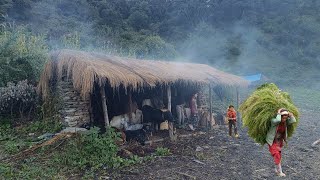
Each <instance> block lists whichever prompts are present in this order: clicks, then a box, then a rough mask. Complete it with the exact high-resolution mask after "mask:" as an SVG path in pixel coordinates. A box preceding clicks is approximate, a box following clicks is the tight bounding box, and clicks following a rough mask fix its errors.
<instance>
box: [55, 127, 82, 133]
mask: <svg viewBox="0 0 320 180" xmlns="http://www.w3.org/2000/svg"><path fill="white" fill-rule="evenodd" d="M85 131H88V130H87V129H86V128H77V127H67V128H65V129H63V130H62V131H61V132H60V133H78V132H80V133H81V132H85Z"/></svg>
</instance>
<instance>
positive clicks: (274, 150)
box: [269, 140, 283, 165]
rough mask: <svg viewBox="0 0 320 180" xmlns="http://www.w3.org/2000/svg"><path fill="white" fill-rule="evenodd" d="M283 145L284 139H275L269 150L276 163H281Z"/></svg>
mask: <svg viewBox="0 0 320 180" xmlns="http://www.w3.org/2000/svg"><path fill="white" fill-rule="evenodd" d="M282 147H283V140H279V141H273V144H272V145H271V146H270V145H269V151H270V153H271V155H272V157H273V160H274V163H275V164H276V165H278V164H280V163H281V149H282Z"/></svg>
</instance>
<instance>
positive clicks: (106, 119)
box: [100, 87, 110, 128]
mask: <svg viewBox="0 0 320 180" xmlns="http://www.w3.org/2000/svg"><path fill="white" fill-rule="evenodd" d="M100 94H101V101H102V110H103V118H104V124H105V127H106V128H107V127H109V126H110V122H109V116H108V107H107V98H106V92H105V89H104V87H100Z"/></svg>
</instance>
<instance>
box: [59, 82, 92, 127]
mask: <svg viewBox="0 0 320 180" xmlns="http://www.w3.org/2000/svg"><path fill="white" fill-rule="evenodd" d="M57 91H58V95H59V97H60V98H61V109H60V110H59V112H60V114H61V117H62V120H63V123H64V125H65V126H67V127H80V126H81V125H83V124H85V123H88V122H90V114H89V99H87V100H83V99H82V98H81V97H80V94H79V93H78V92H76V91H75V90H74V88H73V85H72V82H71V81H59V82H58V85H57Z"/></svg>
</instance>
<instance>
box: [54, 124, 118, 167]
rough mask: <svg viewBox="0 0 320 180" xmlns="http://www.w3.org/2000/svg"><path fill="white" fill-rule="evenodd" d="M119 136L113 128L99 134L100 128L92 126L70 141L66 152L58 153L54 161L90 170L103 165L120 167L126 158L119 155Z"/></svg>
mask: <svg viewBox="0 0 320 180" xmlns="http://www.w3.org/2000/svg"><path fill="white" fill-rule="evenodd" d="M117 138H119V134H118V133H116V132H114V130H113V129H108V131H107V133H104V134H99V128H91V129H90V130H89V131H88V132H86V133H84V134H79V135H77V137H76V138H74V139H72V140H70V141H68V144H67V145H66V147H65V148H64V149H65V153H58V154H56V155H55V157H54V159H53V161H54V162H55V163H59V164H61V165H63V166H70V167H75V168H77V169H80V170H89V171H91V170H97V169H99V168H102V167H119V166H121V165H122V163H123V162H124V160H123V159H122V158H121V157H119V156H117V152H118V146H117V145H116V144H115V141H116V140H117Z"/></svg>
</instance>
